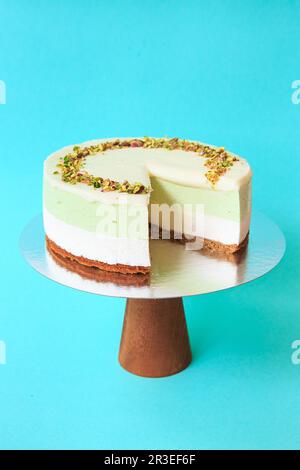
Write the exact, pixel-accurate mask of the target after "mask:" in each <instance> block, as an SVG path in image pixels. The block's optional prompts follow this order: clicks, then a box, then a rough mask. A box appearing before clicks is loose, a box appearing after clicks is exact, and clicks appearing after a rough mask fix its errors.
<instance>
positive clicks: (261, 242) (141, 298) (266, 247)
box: [20, 212, 285, 377]
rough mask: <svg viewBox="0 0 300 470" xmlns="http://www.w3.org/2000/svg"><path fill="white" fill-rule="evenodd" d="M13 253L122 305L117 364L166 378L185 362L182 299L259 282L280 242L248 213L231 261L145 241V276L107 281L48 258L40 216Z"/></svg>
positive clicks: (262, 219) (276, 257)
mask: <svg viewBox="0 0 300 470" xmlns="http://www.w3.org/2000/svg"><path fill="white" fill-rule="evenodd" d="M20 248H21V252H22V254H23V256H24V258H25V260H26V261H27V262H28V264H30V265H31V266H32V267H33V268H34V269H35V270H36V271H38V272H39V273H41V274H43V275H44V276H46V277H48V278H49V279H52V280H53V281H56V282H58V283H60V284H63V285H65V286H68V287H72V288H75V289H79V290H82V291H85V292H90V293H93V294H98V295H106V296H113V297H125V298H127V303H126V311H125V318H124V323H123V331H122V338H121V344H120V350H119V361H120V364H121V365H122V366H123V367H124V368H125V369H126V370H128V371H129V372H132V373H134V374H137V375H140V376H143V377H165V376H168V375H172V374H176V373H177V372H180V371H182V370H183V369H185V368H186V367H187V366H188V365H189V364H190V362H191V360H192V354H191V348H190V342H189V337H188V330H187V325H186V320H185V314H184V308H183V302H182V298H183V297H184V296H191V295H200V294H207V293H210V292H216V291H219V290H222V289H227V288H230V287H236V286H239V285H241V284H244V283H246V282H249V281H252V280H254V279H257V278H258V277H260V276H263V275H264V274H266V273H267V272H269V271H270V270H271V269H272V268H274V267H275V266H276V265H277V264H278V263H279V261H280V260H281V258H282V257H283V255H284V251H285V239H284V236H283V234H282V232H281V230H280V229H279V228H278V227H277V225H276V224H274V223H273V222H272V221H271V220H270V219H268V218H267V217H266V216H264V215H263V214H261V213H259V212H254V213H253V217H252V222H251V234H250V238H249V243H248V245H247V247H246V248H245V249H244V250H241V251H240V252H238V253H237V254H233V255H228V256H220V255H216V254H215V255H214V254H212V253H211V252H207V251H205V250H201V251H191V250H186V249H185V246H184V245H181V244H180V243H176V242H174V241H170V240H151V241H150V251H151V259H152V266H151V273H150V275H149V276H148V277H147V276H142V275H141V276H139V275H123V274H115V275H114V274H112V273H107V272H105V271H100V270H99V269H96V268H87V267H83V266H82V265H79V264H78V263H77V262H74V261H73V262H72V261H69V262H68V261H66V259H65V258H62V259H60V257H59V256H55V254H52V255H51V254H50V253H49V252H48V250H47V249H46V246H45V234H44V230H43V222H42V216H41V215H39V216H37V217H35V218H34V219H32V220H31V221H30V222H29V223H28V224H27V226H26V227H25V228H24V230H23V232H22V235H21V239H20Z"/></svg>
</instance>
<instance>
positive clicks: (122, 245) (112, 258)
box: [43, 208, 150, 266]
mask: <svg viewBox="0 0 300 470" xmlns="http://www.w3.org/2000/svg"><path fill="white" fill-rule="evenodd" d="M43 216H44V229H45V233H46V235H47V236H48V238H50V240H52V241H53V242H54V243H56V244H57V245H58V246H60V247H61V248H63V249H64V250H66V251H68V252H69V253H72V254H73V255H75V256H83V257H84V258H88V259H91V260H96V261H101V262H103V263H108V264H118V263H119V264H125V265H128V266H150V255H149V241H148V240H134V239H129V238H118V237H107V236H103V235H101V234H97V233H95V232H88V231H87V230H83V229H81V228H78V227H74V226H73V225H69V224H67V223H65V222H63V221H62V220H59V219H57V218H56V217H54V216H53V215H52V214H50V212H49V211H47V209H45V208H44V211H43Z"/></svg>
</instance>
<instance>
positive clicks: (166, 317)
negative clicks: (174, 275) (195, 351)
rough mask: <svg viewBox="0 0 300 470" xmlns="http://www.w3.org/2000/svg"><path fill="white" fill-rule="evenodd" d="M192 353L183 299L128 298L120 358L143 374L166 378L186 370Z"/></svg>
mask: <svg viewBox="0 0 300 470" xmlns="http://www.w3.org/2000/svg"><path fill="white" fill-rule="evenodd" d="M191 359H192V354H191V348H190V343H189V338H188V331H187V326H186V321H185V315H184V309H183V304H182V298H175V299H158V300H156V299H154V300H152V299H128V300H127V304H126V312H125V318H124V324H123V332H122V339H121V345H120V352H119V361H120V364H121V366H122V367H124V369H126V370H127V371H129V372H132V373H133V374H137V375H141V376H143V377H165V376H168V375H172V374H176V373H177V372H180V371H181V370H183V369H185V368H186V367H187V366H188V365H189V364H190V362H191Z"/></svg>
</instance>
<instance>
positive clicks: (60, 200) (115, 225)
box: [44, 177, 248, 239]
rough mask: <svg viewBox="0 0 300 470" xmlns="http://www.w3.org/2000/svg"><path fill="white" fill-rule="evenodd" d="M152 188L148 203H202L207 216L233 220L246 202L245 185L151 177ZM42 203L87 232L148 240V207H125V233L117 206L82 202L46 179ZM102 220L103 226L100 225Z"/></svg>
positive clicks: (87, 201) (84, 200) (239, 215)
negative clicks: (210, 185)
mask: <svg viewBox="0 0 300 470" xmlns="http://www.w3.org/2000/svg"><path fill="white" fill-rule="evenodd" d="M151 185H152V188H153V192H152V193H151V200H150V201H151V204H162V203H164V204H168V205H170V206H171V205H173V204H175V203H177V204H178V203H180V204H203V205H204V214H205V215H206V216H215V217H220V218H222V219H227V220H232V221H239V220H240V217H241V214H244V213H245V210H246V204H247V201H248V195H247V191H248V185H246V186H245V187H244V188H242V190H240V191H238V190H234V191H215V190H210V189H204V188H193V187H185V186H181V185H178V184H175V183H171V182H169V181H165V180H162V179H161V178H157V177H152V178H151ZM44 204H45V207H46V209H47V210H48V211H49V212H50V213H51V214H52V215H54V216H55V217H56V218H58V219H60V220H62V221H63V222H65V223H67V224H70V225H74V226H75V227H79V228H81V229H84V230H87V231H89V232H96V231H97V233H103V234H106V235H110V236H119V237H127V238H134V239H147V238H148V224H147V220H148V208H147V206H142V205H139V206H134V205H129V206H128V208H127V210H128V212H127V216H126V217H127V219H126V220H127V228H126V231H125V232H124V230H123V226H124V213H121V212H120V205H118V204H109V205H108V204H104V203H99V202H97V201H91V200H88V199H84V198H83V197H82V196H81V195H78V194H76V193H73V192H69V191H65V190H63V189H61V188H59V187H57V186H55V185H52V184H51V183H50V182H49V181H48V179H47V178H45V180H44ZM105 217H106V220H107V223H106V224H105V223H103V222H104V218H105ZM131 222H132V224H134V223H135V224H138V225H139V227H138V230H136V226H133V227H132V228H133V230H132V231H131V229H130V224H131ZM128 227H129V228H128Z"/></svg>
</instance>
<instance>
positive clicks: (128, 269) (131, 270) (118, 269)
mask: <svg viewBox="0 0 300 470" xmlns="http://www.w3.org/2000/svg"><path fill="white" fill-rule="evenodd" d="M46 246H47V249H48V250H49V251H50V252H54V253H56V254H58V255H59V256H61V257H63V258H68V259H71V260H73V261H77V263H80V264H83V265H85V266H90V267H95V268H98V269H101V270H102V271H110V272H114V273H122V274H148V273H149V272H150V266H129V265H127V264H108V263H103V262H102V261H97V260H92V259H88V258H84V257H83V256H75V255H73V254H72V253H69V252H68V251H66V250H64V249H63V248H61V247H60V246H58V245H56V243H54V242H53V241H52V240H50V238H48V237H47V235H46Z"/></svg>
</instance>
